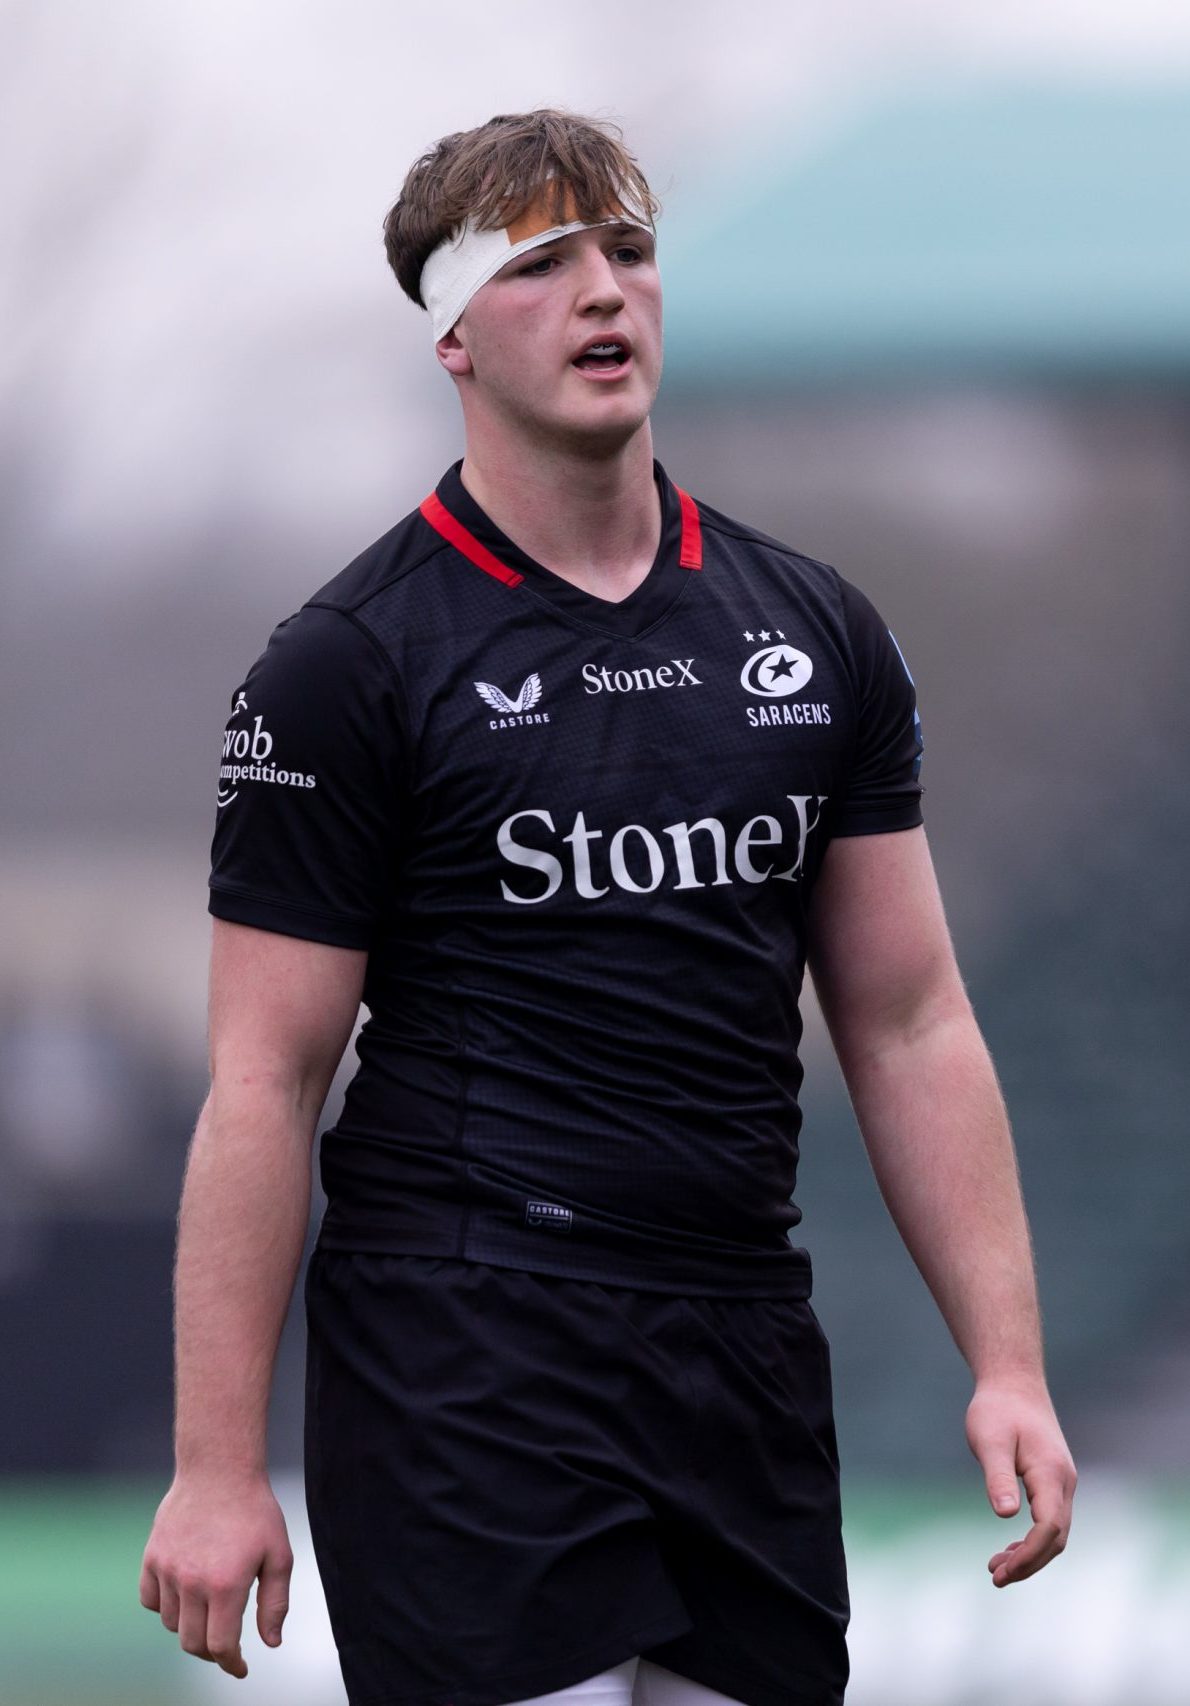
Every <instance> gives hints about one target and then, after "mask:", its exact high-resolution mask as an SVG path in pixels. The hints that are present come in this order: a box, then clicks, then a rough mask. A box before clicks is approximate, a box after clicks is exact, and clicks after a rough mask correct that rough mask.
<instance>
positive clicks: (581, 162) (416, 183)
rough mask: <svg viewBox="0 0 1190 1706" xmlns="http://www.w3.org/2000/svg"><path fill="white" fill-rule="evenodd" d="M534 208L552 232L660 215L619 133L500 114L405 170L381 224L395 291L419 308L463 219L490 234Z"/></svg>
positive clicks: (564, 119) (568, 120) (599, 125)
mask: <svg viewBox="0 0 1190 1706" xmlns="http://www.w3.org/2000/svg"><path fill="white" fill-rule="evenodd" d="M535 203H537V204H541V205H544V206H545V207H546V208H547V209H548V211H549V213H550V216H551V218H553V219H554V220H555V221H556V223H558V224H563V223H566V222H568V221H569V220H572V219H581V220H584V221H587V222H591V223H593V222H594V221H596V220H599V219H604V218H606V217H607V215H608V214H609V213H611V214H615V213H630V212H632V211H633V209H638V210H639V211H640V212H641V213H643V214H644V215H645V217H646V218H647V219H648V220H649V221H650V223H651V222H652V221H653V220H655V219H656V217H657V215H658V213H659V212H660V211H661V204H660V202H659V201H658V200H657V198H656V196H655V195H654V194H653V192H652V190H651V189H650V188H649V186H648V184H647V183H646V182H645V178H644V174H643V173H642V171H641V169H640V167H639V166H638V165H637V163H636V161H635V159H634V158H633V156H632V155H631V154H630V153H629V152H628V150H627V148H625V146H624V141H623V135H622V132H621V131H620V129H619V127H618V126H617V125H614V124H609V123H605V122H604V121H602V120H599V119H589V118H582V117H580V116H579V115H578V114H577V113H568V112H563V111H560V110H559V109H558V108H557V107H539V108H538V109H537V110H536V111H535V112H531V113H506V114H502V115H501V116H500V117H498V118H490V119H489V120H488V122H487V123H486V124H481V125H478V126H476V128H475V129H474V130H459V131H456V132H455V133H454V134H453V135H452V136H444V137H443V138H442V140H441V141H440V142H436V143H435V144H434V146H433V148H431V149H430V150H429V152H428V153H426V154H423V155H422V157H421V159H420V160H416V161H415V162H414V164H413V165H412V166H411V167H410V168H409V172H408V175H407V176H406V178H405V182H404V184H403V185H402V186H401V194H400V196H399V197H398V199H397V201H396V203H395V205H394V206H393V207H392V208H390V210H389V212H388V215H387V217H386V218H385V221H384V250H385V253H386V254H387V256H388V264H389V266H390V267H391V268H392V269H393V271H394V272H395V273H396V275H397V283H398V284H399V285H400V286H401V289H402V290H403V291H404V292H405V294H406V296H408V297H409V298H410V299H411V300H412V301H414V302H416V303H417V305H418V307H419V308H424V307H425V303H424V302H423V301H422V299H421V290H420V281H421V270H422V268H423V267H424V266H425V264H426V259H427V257H428V256H429V255H430V253H431V251H432V250H434V249H436V248H437V247H438V245H439V243H442V242H445V241H446V239H447V238H448V237H449V236H450V235H451V234H452V233H453V232H455V231H457V230H458V229H459V227H460V226H461V225H462V224H463V222H464V221H465V220H466V219H468V218H470V219H472V220H473V221H474V222H475V224H476V226H477V227H478V228H479V229H480V230H481V231H497V230H501V229H502V228H503V227H504V226H506V225H513V224H515V223H516V222H517V220H519V219H521V218H523V217H524V215H525V214H526V213H527V212H528V211H529V209H530V208H531V207H533V206H534V204H535Z"/></svg>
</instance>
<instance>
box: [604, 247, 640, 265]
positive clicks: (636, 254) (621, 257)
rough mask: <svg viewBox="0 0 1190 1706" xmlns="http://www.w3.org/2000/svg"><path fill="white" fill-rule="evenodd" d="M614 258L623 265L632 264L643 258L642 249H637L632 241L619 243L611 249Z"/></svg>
mask: <svg viewBox="0 0 1190 1706" xmlns="http://www.w3.org/2000/svg"><path fill="white" fill-rule="evenodd" d="M612 254H613V255H614V256H615V257H616V259H617V260H618V261H619V262H620V263H621V264H622V265H625V266H634V265H635V264H636V262H637V261H643V260H644V258H645V255H644V250H643V249H638V248H637V247H636V245H635V244H634V243H620V244H618V245H617V247H616V248H614V249H613V250H612Z"/></svg>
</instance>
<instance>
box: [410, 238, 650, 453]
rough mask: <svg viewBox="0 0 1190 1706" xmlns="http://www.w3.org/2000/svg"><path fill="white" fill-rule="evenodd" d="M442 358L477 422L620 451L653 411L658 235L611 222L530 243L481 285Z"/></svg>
mask: <svg viewBox="0 0 1190 1706" xmlns="http://www.w3.org/2000/svg"><path fill="white" fill-rule="evenodd" d="M600 345H604V346H607V347H606V348H604V349H602V350H600V348H599V346H600ZM593 346H594V347H595V353H594V354H590V353H588V352H589V351H590V350H591V349H592V347H593ZM438 357H439V360H440V361H442V363H443V365H444V366H445V367H446V368H447V369H448V370H449V371H450V372H451V373H452V374H453V375H454V377H455V379H456V380H457V382H458V384H459V389H460V392H461V393H462V396H463V406H464V410H465V411H466V412H467V414H468V416H469V417H470V418H469V425H470V424H472V421H473V420H474V419H475V417H477V416H479V415H482V416H483V417H485V418H490V419H491V420H492V421H493V423H494V424H497V425H499V426H501V427H503V428H504V429H506V430H507V429H509V428H511V429H512V430H514V431H517V432H520V433H522V434H524V435H526V436H529V437H532V438H534V439H536V440H539V441H540V440H542V439H546V440H550V441H553V442H559V443H566V444H569V445H572V446H574V447H575V448H578V447H586V448H588V449H590V450H592V451H597V450H602V451H604V452H607V451H610V450H614V449H615V448H616V447H617V446H618V445H620V444H622V443H624V442H626V440H627V439H629V438H630V437H631V436H632V435H633V434H634V433H635V432H637V431H639V429H640V427H641V426H642V425H643V424H644V422H645V421H646V420H647V419H648V415H649V410H650V409H651V407H652V404H653V398H654V397H655V396H656V394H657V386H658V384H659V382H660V378H661V279H660V276H659V274H658V271H657V262H656V257H655V253H654V242H653V238H652V237H651V235H650V234H649V233H648V232H647V231H642V230H641V229H640V228H639V227H637V226H632V225H601V226H594V227H592V228H591V229H590V230H587V231H575V232H573V233H572V234H571V235H570V236H568V237H562V238H559V239H558V240H557V241H555V242H553V243H543V244H542V245H541V247H540V248H536V249H529V250H527V251H526V252H525V253H524V254H522V255H518V256H517V258H516V259H515V260H513V261H510V262H509V263H508V265H507V266H506V267H504V268H502V270H501V271H500V272H498V273H497V274H496V275H495V277H494V278H492V279H490V280H489V282H488V283H487V284H485V285H484V286H483V287H482V289H480V290H478V291H476V293H475V295H474V296H473V297H472V298H471V301H470V302H469V303H468V304H467V307H466V309H465V310H464V312H463V315H462V317H461V319H460V320H459V321H458V323H457V324H456V325H455V326H454V328H453V329H452V330H451V331H450V332H448V333H447V334H446V336H445V337H444V338H442V339H440V340H439V343H438Z"/></svg>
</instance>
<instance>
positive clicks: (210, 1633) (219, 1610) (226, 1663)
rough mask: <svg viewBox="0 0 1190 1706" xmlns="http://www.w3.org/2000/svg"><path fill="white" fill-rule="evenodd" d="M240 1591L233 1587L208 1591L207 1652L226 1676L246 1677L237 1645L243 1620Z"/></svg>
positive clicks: (244, 1598) (242, 1655)
mask: <svg viewBox="0 0 1190 1706" xmlns="http://www.w3.org/2000/svg"><path fill="white" fill-rule="evenodd" d="M247 1597H248V1596H247V1594H246V1593H244V1592H240V1593H237V1592H236V1591H235V1590H234V1589H232V1590H230V1591H228V1592H224V1593H219V1594H212V1595H211V1598H210V1601H209V1603H208V1607H207V1651H208V1652H209V1653H210V1655H211V1657H212V1659H214V1661H215V1663H216V1664H217V1665H218V1666H219V1668H220V1670H225V1671H226V1672H227V1674H228V1676H247V1674H248V1666H247V1665H246V1664H245V1663H244V1654H243V1652H242V1650H241V1647H240V1630H241V1627H242V1625H243V1619H244V1602H245V1601H246V1599H247Z"/></svg>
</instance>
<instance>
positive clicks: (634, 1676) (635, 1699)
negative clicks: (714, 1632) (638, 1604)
mask: <svg viewBox="0 0 1190 1706" xmlns="http://www.w3.org/2000/svg"><path fill="white" fill-rule="evenodd" d="M508 1706H740V1702H739V1701H738V1700H733V1699H732V1698H731V1697H730V1695H727V1694H717V1693H716V1692H715V1690H714V1689H713V1688H704V1687H703V1685H702V1683H701V1682H691V1680H690V1678H689V1677H688V1676H679V1675H678V1674H677V1672H676V1671H672V1670H666V1669H665V1668H664V1666H662V1665H655V1664H654V1663H653V1662H652V1660H651V1659H642V1658H640V1657H639V1656H638V1657H637V1658H634V1659H625V1660H624V1662H623V1664H619V1665H613V1666H612V1667H611V1669H610V1670H601V1671H600V1672H599V1675H598V1676H588V1677H586V1678H584V1680H583V1681H582V1682H573V1683H571V1685H570V1687H569V1688H555V1689H554V1690H553V1692H552V1693H550V1694H534V1695H531V1696H529V1697H528V1698H527V1699H525V1700H516V1701H509V1702H508Z"/></svg>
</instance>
